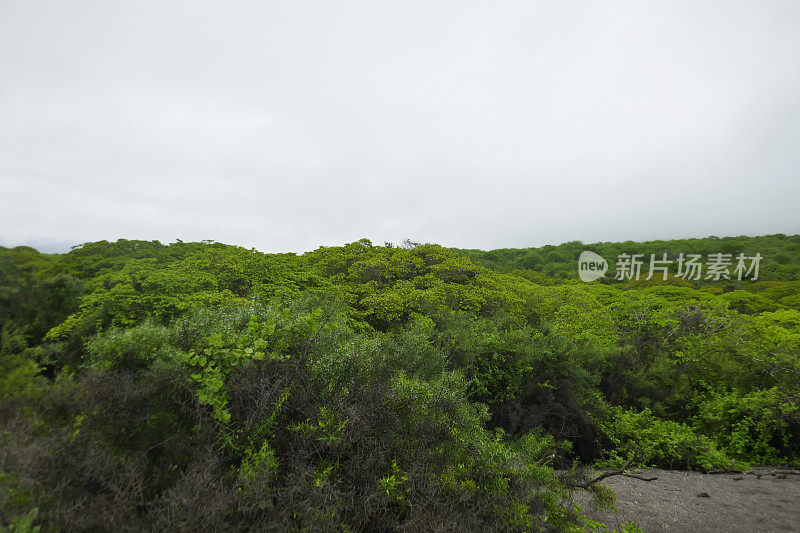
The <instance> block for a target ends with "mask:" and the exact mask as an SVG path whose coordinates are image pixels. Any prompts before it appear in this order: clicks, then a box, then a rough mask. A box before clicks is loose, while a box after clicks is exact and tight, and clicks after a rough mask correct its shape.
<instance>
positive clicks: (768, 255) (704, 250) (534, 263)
mask: <svg viewBox="0 0 800 533" xmlns="http://www.w3.org/2000/svg"><path fill="white" fill-rule="evenodd" d="M584 250H590V251H593V252H595V253H597V254H599V255H601V256H602V257H603V258H604V259H605V260H606V261H608V263H609V267H610V268H609V272H610V273H611V275H607V276H606V277H605V278H604V280H603V281H604V282H606V283H611V282H613V281H614V280H613V273H614V272H615V263H616V261H617V257H618V256H619V255H620V254H644V260H645V268H646V267H647V266H648V265H649V258H650V254H655V255H656V257H657V258H661V257H662V254H663V253H667V254H668V255H667V259H669V260H676V259H677V258H678V255H679V254H681V253H683V254H701V255H702V256H703V260H702V261H703V262H704V263H705V262H706V260H707V258H708V255H709V254H717V253H723V254H733V256H734V257H735V256H736V255H738V254H739V253H744V254H745V255H746V256H748V257H750V256H754V255H755V254H756V253H759V254H761V257H762V260H761V264H760V268H759V278H758V279H759V281H796V280H800V235H784V234H782V233H777V234H775V235H764V236H761V237H745V236H741V237H705V238H702V239H678V240H670V241H647V242H633V241H626V242H600V243H594V244H583V243H582V242H580V241H571V242H567V243H564V244H559V245H558V246H550V245H548V246H542V247H540V248H501V249H498V250H491V251H483V250H469V249H455V251H456V252H458V253H459V254H461V255H463V256H465V257H468V258H469V259H471V260H472V261H474V262H475V263H477V264H479V265H482V266H485V267H487V268H490V269H493V270H498V271H501V272H508V271H512V270H528V271H535V272H540V273H542V274H545V275H546V276H550V277H553V278H560V279H574V278H577V277H578V270H577V263H578V257H579V256H580V254H581V252H583V251H584ZM734 263H735V260H734ZM674 266H675V265H674V264H673V268H674Z"/></svg>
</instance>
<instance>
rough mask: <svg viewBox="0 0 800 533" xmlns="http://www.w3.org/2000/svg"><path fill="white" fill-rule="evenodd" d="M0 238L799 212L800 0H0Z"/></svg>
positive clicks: (656, 232)
mask: <svg viewBox="0 0 800 533" xmlns="http://www.w3.org/2000/svg"><path fill="white" fill-rule="evenodd" d="M0 45H1V46H0V244H2V245H5V246H11V245H18V244H28V245H33V246H36V247H38V248H40V249H43V250H47V251H62V250H66V249H68V248H69V246H71V245H74V244H78V243H83V242H87V241H94V240H101V239H107V240H115V239H117V238H129V239H159V240H161V241H162V242H171V241H174V240H175V239H176V238H180V239H182V240H185V241H188V240H201V239H214V240H218V241H222V242H226V243H230V244H239V245H243V246H246V247H256V248H258V249H260V250H264V251H306V250H311V249H314V248H316V247H318V246H320V245H334V244H341V243H344V242H350V241H353V240H357V239H359V238H362V237H367V238H370V239H372V240H373V241H374V242H376V243H379V244H383V242H384V241H392V242H399V241H400V240H402V239H403V238H404V237H410V238H412V239H413V240H417V241H425V242H438V243H441V244H445V245H449V246H459V247H467V248H484V249H491V248H500V247H526V246H538V245H543V244H557V243H560V242H564V241H570V240H582V241H584V242H596V241H620V240H629V239H630V240H649V239H661V238H678V237H702V236H708V235H718V236H723V235H741V234H748V235H763V234H767V233H786V234H795V233H800V209H798V200H800V2H798V1H796V0H791V1H786V2H777V1H765V0H752V1H749V2H736V1H714V2H712V1H707V2H703V1H696V0H693V1H687V2H676V1H664V2H644V1H641V0H636V1H630V2H609V1H606V2H594V1H591V2H590V1H586V2H566V1H562V0H558V1H556V0H553V1H551V2H534V1H518V2H502V1H492V2H489V1H485V2H469V1H463V0H461V1H458V2H437V1H431V0H425V1H419V2H410V1H409V2H406V1H385V2H384V1H368V2H367V1H360V2H346V1H331V0H327V1H320V2H310V1H297V0H294V1H285V2H264V1H261V2H255V1H254V2H241V3H240V2H231V1H226V2H215V3H212V2H203V1H196V0H193V1H191V2H189V1H187V2H169V1H165V0H158V1H155V2H145V1H136V2H127V1H126V2H123V1H119V2H110V1H108V0H102V1H96V2H81V1H71V2H64V1H53V2H47V1H42V0H22V1H10V0H0Z"/></svg>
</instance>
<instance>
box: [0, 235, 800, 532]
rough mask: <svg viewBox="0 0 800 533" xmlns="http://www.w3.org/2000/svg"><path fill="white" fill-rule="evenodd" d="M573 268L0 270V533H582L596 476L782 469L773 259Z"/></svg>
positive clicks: (361, 259) (430, 251)
mask: <svg viewBox="0 0 800 533" xmlns="http://www.w3.org/2000/svg"><path fill="white" fill-rule="evenodd" d="M584 248H587V247H584V246H583V245H582V244H580V243H577V242H573V243H567V244H564V245H561V246H558V247H543V248H541V249H531V250H495V251H492V252H479V251H463V250H462V251H456V250H450V249H447V248H443V247H441V246H437V245H432V244H416V243H411V242H406V243H404V245H403V246H399V247H398V246H393V245H388V244H387V245H385V246H375V245H373V244H372V243H371V242H369V241H368V240H366V239H362V240H360V241H357V242H354V243H350V244H347V245H344V246H338V247H322V248H320V249H318V250H316V251H313V252H310V253H307V254H304V255H301V256H297V255H294V254H262V253H259V252H257V251H255V250H246V249H243V248H240V247H233V246H226V245H223V244H220V243H214V242H202V243H182V242H178V243H174V244H170V245H163V244H161V243H159V242H157V241H154V242H146V241H128V240H120V241H117V242H115V243H109V242H105V241H103V242H98V243H88V244H86V245H83V246H80V247H76V248H75V249H73V250H72V251H71V252H70V253H68V254H64V255H59V256H48V255H43V254H39V253H38V252H36V251H35V250H32V249H30V248H16V249H11V250H8V249H0V417H1V419H2V420H3V422H4V426H3V429H2V431H0V446H2V447H3V450H4V453H3V454H0V495H2V499H0V517H2V520H4V521H5V523H3V524H2V526H3V527H7V528H8V527H12V524H13V527H16V528H20V527H27V528H29V529H31V530H33V529H35V528H37V527H41V528H42V530H55V529H62V530H71V529H95V530H114V529H125V528H127V529H142V530H151V529H154V530H172V529H177V530H223V529H226V530H227V529H230V530H248V531H251V530H302V529H325V530H328V529H330V530H333V529H337V530H339V529H341V530H345V531H353V530H389V529H408V530H423V529H442V530H445V529H474V530H483V529H497V530H504V531H532V530H539V529H545V530H561V531H580V530H604V526H602V525H600V524H596V523H593V522H590V521H587V520H586V519H584V518H582V517H581V516H580V509H578V508H575V507H574V506H572V505H571V504H570V500H569V494H570V491H571V490H574V488H575V486H576V480H577V479H578V477H577V476H579V474H580V472H581V471H582V470H581V468H582V467H583V466H586V465H590V464H593V463H595V461H596V460H597V459H601V461H600V463H598V464H599V465H615V466H618V465H620V464H622V463H624V462H626V461H627V460H628V459H629V458H630V457H632V456H634V454H635V457H636V462H637V464H641V465H653V466H660V467H664V468H690V469H699V470H703V469H709V468H712V467H727V466H729V465H730V463H731V461H732V460H733V459H735V460H736V461H737V462H738V464H740V465H741V464H747V463H772V464H777V463H794V464H798V458H800V449H798V446H799V445H798V443H800V408H799V407H798V398H800V379H798V377H800V359H798V354H800V281H796V280H797V278H798V277H800V272H798V270H797V266H796V265H797V264H798V262H797V259H798V258H797V253H798V250H800V241H798V237H796V236H794V237H786V236H767V237H760V238H744V237H742V238H735V239H716V238H709V239H700V240H689V241H665V242H652V243H620V244H614V243H601V244H599V245H593V246H590V247H588V248H589V249H595V251H598V252H599V253H601V255H605V256H607V257H610V256H614V255H616V254H617V253H618V252H622V251H627V252H635V253H649V251H650V250H653V252H654V253H660V252H664V251H666V252H668V253H670V254H675V253H678V252H684V253H710V252H718V251H724V252H732V251H739V250H741V251H744V252H745V253H748V254H751V253H754V252H756V251H759V252H761V253H762V255H764V256H765V258H767V260H766V261H765V263H764V264H762V280H763V281H758V282H748V283H738V282H731V283H727V282H725V283H723V284H717V285H713V284H710V283H706V282H703V283H698V284H692V283H688V282H684V281H682V280H676V279H670V280H667V281H666V282H662V281H660V280H658V281H655V280H650V281H640V282H634V281H631V282H626V283H602V282H601V283H593V284H583V283H579V282H575V281H574V280H572V279H570V278H572V277H574V274H575V272H574V261H575V259H576V258H577V254H578V253H580V251H583V249H584ZM756 248H759V249H756ZM773 256H774V257H773ZM473 260H474V261H473ZM487 267H489V268H487ZM576 465H577V466H576ZM554 467H555V468H559V469H560V470H561V473H560V474H557V472H556V471H555V470H554ZM591 490H592V492H593V493H594V496H595V502H596V503H599V504H605V505H607V506H608V505H612V504H613V494H612V493H610V492H609V491H608V490H606V489H603V488H601V487H595V488H593V489H591ZM32 509H38V511H37V512H33V511H31V510H32ZM623 530H629V531H636V530H637V529H636V528H635V526H633V525H626V526H624V527H623Z"/></svg>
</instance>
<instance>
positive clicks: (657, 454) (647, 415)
mask: <svg viewBox="0 0 800 533" xmlns="http://www.w3.org/2000/svg"><path fill="white" fill-rule="evenodd" d="M604 429H605V430H606V432H607V434H608V435H609V437H610V438H611V441H612V443H613V446H614V448H613V450H612V451H610V452H609V453H608V457H607V458H606V459H605V461H604V462H603V464H606V465H609V466H621V464H622V463H625V462H626V461H627V460H628V459H630V458H632V457H633V458H634V463H633V464H635V465H639V466H652V467H658V468H669V469H690V470H710V469H712V468H723V467H729V466H730V465H731V459H730V457H728V456H727V455H726V454H725V453H724V452H722V451H720V450H719V449H718V448H717V446H716V445H715V443H714V442H713V441H712V440H711V439H710V438H708V437H706V436H705V435H701V434H697V433H696V432H695V431H694V430H693V429H692V428H691V427H690V426H687V425H685V424H680V423H678V422H672V421H669V420H660V419H658V418H656V417H654V416H653V414H652V413H651V412H650V410H649V409H645V410H643V411H641V412H635V411H629V410H623V409H619V408H617V409H614V416H613V420H612V421H611V422H610V423H608V424H606V425H605V427H604Z"/></svg>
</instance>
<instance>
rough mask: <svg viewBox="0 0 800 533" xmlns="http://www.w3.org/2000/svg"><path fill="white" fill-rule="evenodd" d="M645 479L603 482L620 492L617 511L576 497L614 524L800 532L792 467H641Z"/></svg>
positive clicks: (799, 488) (799, 494) (798, 485)
mask: <svg viewBox="0 0 800 533" xmlns="http://www.w3.org/2000/svg"><path fill="white" fill-rule="evenodd" d="M636 472H637V473H639V474H641V475H642V476H643V477H656V478H657V479H656V480H654V481H641V480H639V479H633V478H629V477H624V476H614V477H609V478H606V479H605V480H604V481H603V483H605V484H606V485H608V486H610V487H611V488H612V489H613V490H614V492H616V494H617V497H618V500H617V503H616V506H617V508H618V513H616V514H615V513H612V512H608V511H593V510H592V509H591V506H590V505H589V498H588V496H587V495H586V494H578V495H576V497H575V501H576V502H577V503H579V504H580V505H581V506H583V508H584V510H585V511H586V512H587V513H588V514H589V517H590V518H592V519H594V520H597V521H599V522H603V523H605V524H607V525H609V526H612V527H619V526H620V525H621V524H623V523H625V522H636V523H637V524H638V525H639V527H641V528H642V529H643V530H644V531H646V532H658V531H687V532H689V531H691V532H699V531H755V532H759V533H766V532H772V531H797V532H800V475H796V474H786V473H782V472H797V473H798V474H800V471H798V470H797V469H791V468H773V467H758V468H754V469H752V470H750V471H748V472H745V473H741V474H738V473H733V474H701V473H699V472H681V471H674V470H637V471H636Z"/></svg>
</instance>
